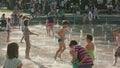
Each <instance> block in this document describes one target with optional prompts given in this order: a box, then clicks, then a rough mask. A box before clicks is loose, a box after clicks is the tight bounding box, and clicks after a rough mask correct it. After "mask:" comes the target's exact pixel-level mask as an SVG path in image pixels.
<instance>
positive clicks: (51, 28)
mask: <svg viewBox="0 0 120 68" xmlns="http://www.w3.org/2000/svg"><path fill="white" fill-rule="evenodd" d="M50 30H51V31H52V34H53V36H54V30H53V26H52V27H50Z"/></svg>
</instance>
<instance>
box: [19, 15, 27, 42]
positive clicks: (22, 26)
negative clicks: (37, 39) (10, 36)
mask: <svg viewBox="0 0 120 68" xmlns="http://www.w3.org/2000/svg"><path fill="white" fill-rule="evenodd" d="M25 18H26V17H25V16H24V17H21V23H20V25H21V30H22V32H24V28H25V26H24V20H25ZM23 39H24V35H23V36H22V38H21V40H20V43H22V40H23Z"/></svg>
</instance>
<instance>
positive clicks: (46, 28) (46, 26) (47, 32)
mask: <svg viewBox="0 0 120 68" xmlns="http://www.w3.org/2000/svg"><path fill="white" fill-rule="evenodd" d="M46 32H47V35H49V32H48V26H46Z"/></svg>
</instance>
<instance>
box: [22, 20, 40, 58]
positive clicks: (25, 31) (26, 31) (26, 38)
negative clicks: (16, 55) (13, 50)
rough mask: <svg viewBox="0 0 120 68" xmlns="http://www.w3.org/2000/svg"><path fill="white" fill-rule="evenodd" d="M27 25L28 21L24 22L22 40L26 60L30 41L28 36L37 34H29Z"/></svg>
mask: <svg viewBox="0 0 120 68" xmlns="http://www.w3.org/2000/svg"><path fill="white" fill-rule="evenodd" d="M28 23H29V20H25V21H24V26H25V28H24V32H23V34H24V39H25V42H26V51H25V58H26V59H30V57H29V53H30V39H29V35H32V34H33V35H38V34H35V33H33V32H31V31H30V30H29V29H28Z"/></svg>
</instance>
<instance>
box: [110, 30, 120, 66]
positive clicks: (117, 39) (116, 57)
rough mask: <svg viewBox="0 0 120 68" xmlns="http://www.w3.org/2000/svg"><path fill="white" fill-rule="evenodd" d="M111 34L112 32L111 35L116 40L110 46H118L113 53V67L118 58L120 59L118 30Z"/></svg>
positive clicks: (119, 35)
mask: <svg viewBox="0 0 120 68" xmlns="http://www.w3.org/2000/svg"><path fill="white" fill-rule="evenodd" d="M112 32H113V35H114V36H115V37H116V40H115V41H114V42H113V43H112V44H114V45H118V48H117V50H116V52H115V62H114V64H113V65H114V66H115V65H116V63H117V59H118V57H120V34H119V30H118V29H115V30H113V31H112Z"/></svg>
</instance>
